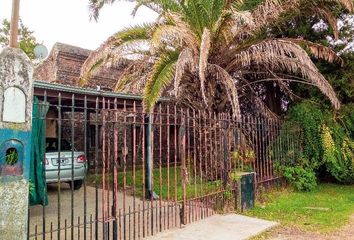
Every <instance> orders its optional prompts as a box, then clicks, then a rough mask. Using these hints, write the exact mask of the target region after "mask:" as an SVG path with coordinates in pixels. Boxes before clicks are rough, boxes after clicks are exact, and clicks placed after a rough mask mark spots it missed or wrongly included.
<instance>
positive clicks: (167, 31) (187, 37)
mask: <svg viewBox="0 0 354 240" xmlns="http://www.w3.org/2000/svg"><path fill="white" fill-rule="evenodd" d="M196 43H197V37H196V36H195V35H194V33H193V32H192V31H190V29H189V28H184V27H181V26H174V25H160V26H158V27H157V28H156V30H155V31H154V33H153V34H152V38H151V47H152V52H154V51H156V50H157V49H160V48H161V46H163V45H168V46H172V47H174V48H177V47H178V46H183V45H187V46H189V47H191V48H192V47H193V48H194V50H195V51H196V50H197V45H196Z"/></svg>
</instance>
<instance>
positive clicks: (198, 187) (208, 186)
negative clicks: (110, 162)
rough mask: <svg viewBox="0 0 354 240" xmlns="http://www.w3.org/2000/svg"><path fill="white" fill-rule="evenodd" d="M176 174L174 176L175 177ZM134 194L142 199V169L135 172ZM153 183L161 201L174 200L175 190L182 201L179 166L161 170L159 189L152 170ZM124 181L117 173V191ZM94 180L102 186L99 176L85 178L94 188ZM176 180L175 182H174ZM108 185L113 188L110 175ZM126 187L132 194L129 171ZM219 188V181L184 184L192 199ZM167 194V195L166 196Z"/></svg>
mask: <svg viewBox="0 0 354 240" xmlns="http://www.w3.org/2000/svg"><path fill="white" fill-rule="evenodd" d="M168 173H169V175H170V185H169V186H170V187H169V188H168V187H167V186H168V184H167V182H168ZM175 173H176V176H175ZM135 176H136V177H135V194H136V196H137V197H142V196H143V171H142V169H138V170H136V172H135ZM153 177H154V178H153V182H154V192H155V193H156V194H157V195H158V196H159V197H161V198H162V199H163V200H167V199H168V197H169V198H170V200H174V199H175V193H176V190H177V200H182V196H183V194H182V191H183V187H182V176H181V169H180V166H177V169H175V168H174V167H173V166H171V167H170V168H169V170H168V168H167V167H163V168H161V181H162V185H161V187H160V169H159V168H157V169H154V170H153ZM123 179H124V172H123V171H119V173H118V186H119V190H122V187H123V185H124V182H123ZM95 180H96V181H97V184H98V185H99V187H100V186H101V184H102V175H101V174H97V175H95V174H90V175H88V177H87V182H88V184H89V185H91V186H94V185H95ZM176 180H177V181H176ZM110 184H111V186H113V174H110ZM126 186H127V191H128V193H129V194H131V195H132V194H133V189H134V188H133V186H134V178H133V171H132V170H129V171H126ZM219 186H220V181H208V182H205V179H203V181H201V180H200V178H199V177H197V178H196V181H194V179H193V178H192V177H191V178H190V180H189V181H188V182H187V183H186V193H187V197H188V198H192V197H197V196H202V195H206V194H207V193H210V192H213V191H214V192H215V191H217V189H219ZM168 193H169V194H168Z"/></svg>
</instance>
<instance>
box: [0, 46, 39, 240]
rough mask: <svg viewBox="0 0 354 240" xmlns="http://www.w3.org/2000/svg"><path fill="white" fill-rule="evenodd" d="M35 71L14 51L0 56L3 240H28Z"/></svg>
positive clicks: (0, 220)
mask: <svg viewBox="0 0 354 240" xmlns="http://www.w3.org/2000/svg"><path fill="white" fill-rule="evenodd" d="M32 75H33V67H32V63H31V61H30V60H29V59H28V57H27V56H26V54H25V53H24V52H23V51H22V50H20V49H15V48H5V49H3V51H2V52H1V53H0V238H1V239H2V240H10V239H18V240H22V239H23V240H24V239H27V224H28V194H29V170H30V157H31V131H32V103H33V81H32Z"/></svg>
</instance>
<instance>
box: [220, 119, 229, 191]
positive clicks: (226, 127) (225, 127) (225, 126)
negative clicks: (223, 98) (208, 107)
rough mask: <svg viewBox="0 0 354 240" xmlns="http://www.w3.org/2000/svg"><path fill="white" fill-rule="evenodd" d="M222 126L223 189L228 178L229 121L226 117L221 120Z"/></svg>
mask: <svg viewBox="0 0 354 240" xmlns="http://www.w3.org/2000/svg"><path fill="white" fill-rule="evenodd" d="M221 124H222V128H223V147H224V172H223V185H224V189H225V188H226V186H227V183H228V178H229V152H228V151H229V148H228V145H229V143H228V133H229V122H228V121H227V120H226V119H223V120H222V123H221Z"/></svg>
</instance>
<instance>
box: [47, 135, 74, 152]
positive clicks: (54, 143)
mask: <svg viewBox="0 0 354 240" xmlns="http://www.w3.org/2000/svg"><path fill="white" fill-rule="evenodd" d="M58 147H59V146H58V139H56V138H47V139H46V147H45V151H46V152H58V151H59V149H58ZM60 150H61V151H71V144H70V143H69V142H68V141H67V140H65V139H62V140H61V146H60Z"/></svg>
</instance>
